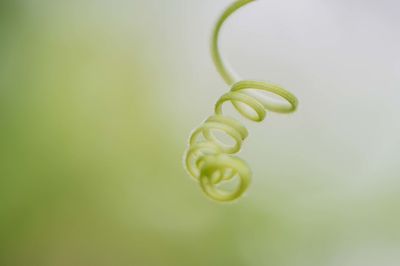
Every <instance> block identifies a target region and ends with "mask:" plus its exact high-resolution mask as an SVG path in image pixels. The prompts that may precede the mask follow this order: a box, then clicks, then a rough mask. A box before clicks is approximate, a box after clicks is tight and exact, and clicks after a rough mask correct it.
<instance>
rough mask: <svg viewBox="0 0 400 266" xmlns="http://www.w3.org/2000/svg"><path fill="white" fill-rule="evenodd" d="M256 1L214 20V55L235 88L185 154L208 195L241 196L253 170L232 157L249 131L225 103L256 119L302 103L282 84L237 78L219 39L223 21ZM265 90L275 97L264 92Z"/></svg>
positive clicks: (244, 2) (194, 135) (224, 198)
mask: <svg viewBox="0 0 400 266" xmlns="http://www.w3.org/2000/svg"><path fill="white" fill-rule="evenodd" d="M254 1H255V0H238V1H236V2H234V3H233V4H232V5H231V6H229V7H228V8H227V9H226V10H225V11H224V12H223V13H222V15H221V16H220V18H219V19H218V21H217V23H216V25H215V28H214V31H213V35H212V39H211V55H212V58H213V61H214V64H215V66H216V68H217V70H218V72H219V73H220V75H221V77H222V78H223V79H224V80H225V82H226V83H227V84H228V85H229V86H231V89H230V91H229V92H227V93H225V94H224V95H222V96H221V97H220V99H219V100H218V101H217V103H216V104H215V109H214V115H212V116H210V117H209V118H207V119H206V120H205V121H204V122H203V123H202V124H201V125H200V126H199V127H198V128H197V129H195V130H194V131H193V132H192V134H191V135H190V138H189V146H188V149H187V151H186V153H185V158H184V160H185V168H186V170H187V172H188V173H189V175H190V176H192V177H193V178H194V179H195V180H196V181H197V182H198V183H199V184H200V187H201V189H202V190H203V192H204V193H205V194H206V195H207V196H208V197H209V198H211V199H213V200H216V201H222V202H223V201H233V200H235V199H238V198H239V197H240V196H242V195H243V193H244V192H245V191H246V190H247V188H248V186H249V184H250V178H251V175H252V174H251V171H250V168H249V167H248V165H247V163H246V162H245V161H243V160H242V159H240V158H238V157H236V156H234V154H236V153H237V152H239V151H240V149H241V147H242V143H243V141H244V140H245V139H246V137H247V135H248V132H247V129H246V128H245V127H244V126H243V125H242V124H241V123H240V122H239V121H237V120H236V119H234V118H231V117H228V116H225V115H224V114H223V106H224V104H225V103H226V102H230V103H231V104H232V105H233V107H234V108H235V109H236V110H237V111H238V112H239V113H240V114H241V116H243V117H245V118H247V119H249V120H251V121H254V122H261V121H263V120H264V118H265V116H266V113H267V111H271V112H276V113H291V112H294V111H295V110H296V108H297V105H298V101H297V99H296V97H295V96H294V95H293V94H291V93H290V92H288V91H286V90H285V89H283V88H282V87H280V86H278V85H274V84H270V83H266V82H261V81H253V80H242V79H240V78H238V77H237V75H235V74H234V73H233V71H231V70H230V69H228V67H227V65H226V64H225V62H224V60H223V58H222V56H221V53H220V51H219V46H218V41H219V33H220V30H221V28H222V26H223V24H224V22H225V21H226V19H227V18H228V17H230V16H231V15H232V14H233V13H234V12H235V11H237V10H238V9H240V8H241V7H243V6H245V5H247V4H249V3H251V2H254ZM266 94H272V95H274V96H275V97H274V98H271V97H266V96H267V95H266ZM217 133H219V134H217ZM222 136H223V137H222ZM228 139H229V141H228ZM230 183H231V184H230Z"/></svg>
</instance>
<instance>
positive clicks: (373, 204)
mask: <svg viewBox="0 0 400 266" xmlns="http://www.w3.org/2000/svg"><path fill="white" fill-rule="evenodd" d="M282 2H285V1H282ZM286 2H287V1H286ZM311 2H312V1H311ZM316 2H318V1H316ZM274 3H275V2H274ZM274 3H273V5H276V7H274V8H275V9H274V8H272V9H271V10H269V11H265V12H272V13H274V12H276V11H282V10H280V8H281V9H284V8H286V7H287V6H285V5H283V6H279V4H278V3H275V4H274ZM318 3H319V5H323V4H321V3H320V2H318ZM226 4H228V1H221V2H215V1H204V2H203V1H198V2H195V1H178V0H176V1H159V0H158V1H156V0H149V1H137V0H133V1H122V0H121V1H89V0H87V1H86V0H84V1H77V0H73V1H50V0H47V1H46V0H44V1H27V0H18V1H16V0H2V1H0V265H4V266H25V265H29V266H34V265H38V266H39V265H40V266H63V265H68V266H72V265H74V266H80V265H82V266H84V265H85V266H86V265H96V266H101V265H113V266H122V265H149V266H150V265H157V266H158V265H182V266H183V265H218V266H223V265H229V266H235V265H237V266H241V265H246V266H252V265H254V266H256V265H257V266H260V265H271V266H301V265H305V266H312V265H327V266H336V265H338V266H347V265H348V266H358V265H360V266H361V265H362V266H368V265H380V266H392V265H399V263H400V255H399V254H400V252H399V251H400V229H399V224H400V211H399V207H400V205H399V202H400V196H399V192H400V188H399V185H400V182H399V181H398V178H399V168H398V158H399V155H400V154H399V152H398V150H399V149H398V148H400V144H399V143H400V139H399V137H398V136H400V134H397V133H400V126H399V122H398V121H397V120H398V115H399V114H400V109H399V108H398V107H397V105H396V104H397V100H396V101H395V100H394V99H395V97H389V99H388V98H387V96H384V94H382V93H380V92H379V91H378V92H377V91H376V90H372V89H374V88H377V87H378V85H382V81H383V80H385V81H386V83H387V88H386V92H388V93H396V90H397V87H398V84H399V80H398V79H397V78H396V77H397V76H398V75H397V74H396V73H395V69H396V68H395V67H396V66H397V67H398V63H397V65H396V63H395V60H394V59H393V58H397V59H399V57H398V54H397V55H393V54H391V55H390V56H389V53H390V52H389V50H390V49H391V48H393V50H394V45H393V47H392V46H389V47H387V46H386V47H387V49H388V52H387V53H388V54H380V57H379V58H377V57H375V56H374V53H375V52H377V50H374V49H375V48H376V47H378V46H374V45H381V46H385V45H386V44H387V43H391V44H393V41H394V42H396V41H397V44H398V43H399V41H398V38H397V39H393V38H394V37H389V36H390V33H391V31H390V29H391V28H390V27H389V26H387V25H389V24H390V23H388V24H387V25H386V24H382V25H381V26H382V29H383V28H385V29H388V31H387V32H384V31H379V32H380V34H382V36H381V37H382V38H381V39H380V40H382V43H375V42H372V43H369V44H370V45H371V46H368V44H365V46H363V49H364V50H363V49H355V50H351V51H352V52H351V53H350V52H349V51H348V50H346V49H344V48H343V47H348V46H346V45H350V48H349V49H352V48H354V47H353V46H352V43H351V41H352V40H351V39H350V41H349V43H350V44H349V43H346V42H343V43H341V42H340V41H339V39H340V37H338V36H339V34H338V32H339V31H336V32H334V31H333V35H331V38H333V39H332V40H331V39H329V42H328V41H327V42H326V43H324V41H323V40H321V41H320V42H313V44H312V45H315V46H318V45H319V46H318V49H317V48H315V47H313V46H307V45H309V44H307V42H306V41H304V42H300V43H292V41H293V39H301V40H306V39H307V38H302V37H301V36H295V35H293V36H292V35H290V34H289V33H290V32H291V31H290V30H291V28H289V29H288V28H285V25H286V24H285V25H284V24H279V23H280V22H279V21H278V22H275V24H274V25H269V24H267V23H265V21H264V22H263V21H262V17H264V16H265V15H263V13H262V12H263V11H262V10H264V9H263V8H264V7H265V5H264V7H261V6H260V8H259V9H258V10H259V12H261V13H259V14H261V15H259V16H256V14H255V15H254V17H252V18H251V19H253V20H251V19H250V20H247V21H246V18H250V17H244V15H243V16H242V17H241V15H238V20H241V19H243V18H244V20H242V22H239V21H236V22H234V23H233V24H234V25H240V24H242V25H247V26H242V27H241V28H239V29H238V31H237V32H236V34H245V35H246V34H247V35H249V34H250V35H251V33H252V32H251V30H249V28H250V27H252V26H253V24H254V25H256V28H257V29H258V32H259V34H260V35H255V37H253V38H254V40H257V39H258V38H259V39H264V40H265V42H267V43H269V44H270V45H271V46H272V47H273V48H272V50H275V51H276V53H277V55H278V56H277V58H274V52H273V51H272V52H271V54H265V51H263V47H258V46H257V49H255V50H256V51H255V52H254V54H248V55H239V56H238V59H237V60H243V62H241V61H235V63H237V62H240V64H238V65H240V66H243V65H244V66H246V67H251V66H252V67H253V68H254V69H253V70H254V71H257V70H256V69H257V68H258V67H263V66H264V67H270V68H271V69H269V68H268V69H263V71H264V70H265V72H267V71H268V72H269V73H270V74H268V73H267V74H266V75H265V74H262V75H261V78H262V77H264V76H265V78H268V79H271V80H274V79H278V80H277V82H279V80H280V81H283V83H284V84H285V85H290V86H291V87H293V89H292V88H290V90H292V91H294V92H295V93H296V94H297V95H299V98H300V103H301V109H300V110H299V112H298V113H297V114H295V115H294V116H293V117H289V116H275V115H271V119H270V121H269V122H266V123H265V124H259V125H250V127H249V130H250V132H252V133H251V135H250V137H249V142H248V143H247V144H246V145H245V146H246V148H245V150H244V151H243V153H242V154H241V157H243V158H245V159H246V160H247V161H248V162H249V163H250V165H251V166H252V167H253V170H254V179H253V184H252V187H251V189H250V191H249V192H248V195H247V196H246V197H244V198H242V199H241V200H240V201H238V202H237V203H235V204H227V205H223V204H222V205H221V204H217V203H214V202H211V201H209V200H208V199H206V198H205V197H204V196H203V195H202V194H201V192H200V191H199V189H198V186H197V184H195V183H194V182H193V181H192V180H191V179H190V178H189V177H187V176H186V174H185V173H184V171H183V169H182V165H181V161H182V154H183V151H184V149H185V145H186V141H187V136H188V135H189V132H190V130H191V129H192V128H193V127H194V126H196V125H197V124H199V123H200V122H201V120H202V119H204V118H206V116H207V115H208V114H209V113H210V112H211V110H212V105H213V103H214V101H215V100H216V99H217V97H219V95H220V94H222V93H223V92H224V91H225V90H227V88H225V87H226V86H225V85H224V84H223V83H222V82H221V81H220V80H219V77H218V76H217V74H216V72H215V71H214V69H213V66H212V65H211V60H210V59H209V58H208V43H207V41H208V37H209V32H210V29H211V26H212V22H213V21H214V20H213V19H215V17H216V16H217V15H218V13H219V12H220V11H221V9H222V8H223V7H224V6H225V5H226ZM303 4H310V1H304V3H303ZM367 7H368V5H367ZM369 7H370V8H371V9H373V7H371V6H369ZM384 7H387V8H388V9H391V10H393V9H392V8H390V7H391V6H390V5H389V4H388V5H386V6H385V5H383V8H382V10H384ZM254 8H255V7H254ZM304 8H307V7H306V6H305V7H304ZM329 8H332V10H333V11H332V12H333V15H332V16H333V17H334V15H335V14H336V15H337V13H335V12H339V13H340V8H339V7H338V6H330V7H329V6H328V7H326V6H324V8H321V9H320V10H317V11H315V12H316V13H318V12H323V11H324V10H325V11H324V12H328V13H329V12H330V11H327V10H331V9H329ZM255 9H257V8H255ZM311 10H312V9H311ZM338 10H339V11H338ZM366 10H367V9H366ZM368 10H369V9H368ZM379 10H380V9H379ZM382 10H380V12H384V11H382ZM248 11H250V7H249V9H248ZM290 12H292V13H291V15H292V16H293V17H294V18H293V19H292V20H288V22H290V23H294V24H296V22H299V21H302V20H300V19H299V21H296V19H295V18H296V17H295V15H296V14H297V13H296V12H295V11H293V10H292V11H290ZM299 12H300V11H299ZM310 12H311V11H310ZM268 14H269V13H268ZM299 14H300V13H299ZM322 14H323V13H322ZM340 14H342V13H340ZM343 14H346V13H343ZM249 16H251V15H249ZM321 16H322V15H321ZM370 16H371V18H374V19H376V20H377V21H380V20H379V14H378V15H376V14H372V15H370ZM388 17H389V18H390V16H386V17H385V18H388ZM245 21H246V22H245ZM310 21H311V19H310ZM332 21H333V22H332ZM332 21H331V22H332V23H333V24H335V23H336V22H335V20H334V19H333V20H332ZM338 21H342V22H343V21H346V20H345V19H343V18H342V17H340V19H338ZM366 21H367V20H366ZM393 21H394V22H398V20H393ZM303 22H304V21H303ZM331 22H326V23H327V24H326V25H328V24H329V23H331ZM350 22H351V21H350ZM350 22H349V23H350ZM304 23H305V25H307V20H306V22H304ZM385 23H386V22H385ZM233 24H230V25H231V26H232V29H229V30H228V31H227V32H228V33H230V32H234V30H233V28H235V27H234V26H233ZM339 24H340V23H339ZM350 24H351V23H350ZM310 25H314V24H310ZM322 25H325V24H323V23H322ZM329 25H330V24H329ZM379 25H380V24H379V23H378V26H379ZM390 25H392V26H393V28H396V25H393V22H392V24H390ZM351 26H353V27H354V28H353V29H354V30H355V31H357V29H358V28H357V24H354V23H353V24H351ZM378 26H377V27H378ZM397 26H399V24H397ZM248 27H249V28H248ZM269 27H271V28H269ZM315 27H317V26H315ZM342 27H343V28H346V27H345V26H342ZM272 28H274V29H277V32H276V36H277V41H276V42H275V43H274V42H272V41H271V40H270V39H269V38H273V37H271V36H268V38H267V37H266V35H262V32H264V30H263V29H265V31H267V30H272ZM349 28H350V29H351V27H349ZM313 29H314V28H312V27H311V29H309V31H305V32H303V33H304V34H306V35H307V34H310V35H312V34H318V33H320V34H323V33H322V31H321V32H319V31H318V28H315V32H313V31H312V30H313ZM378 29H380V28H376V29H375V30H376V32H378ZM260 32H261V33H260ZM280 33H282V34H281V35H280ZM296 33H297V31H296ZM272 34H275V33H272ZM335 34H338V35H335ZM365 34H366V35H365V36H367V34H370V33H369V32H366V33H365ZM385 34H387V35H385ZM230 36H231V37H229V36H227V39H228V40H231V42H230V44H232V45H234V44H235V42H234V41H233V40H234V37H232V36H234V35H230ZM252 36H253V35H252ZM332 36H334V37H332ZM335 36H336V37H335ZM297 37H298V38H297ZM229 38H231V39H229ZM291 38H293V39H291ZM327 38H328V37H327ZM335 38H337V39H335ZM343 38H344V37H343ZM358 38H359V39H357V36H355V37H354V40H353V41H354V43H356V42H357V41H359V40H363V38H364V35H362V33H360V36H358ZM390 38H392V39H390ZM332 41H333V42H335V41H336V42H337V45H338V46H339V48H338V51H339V52H341V53H342V54H340V55H338V56H337V58H334V56H330V55H329V51H331V50H330V45H331V44H332ZM261 42H263V41H262V40H261ZM236 45H238V44H237V43H236ZM241 45H253V44H252V43H250V44H249V43H247V42H243V43H242V44H241ZM290 45H293V47H297V48H296V49H298V50H296V49H295V48H293V49H291V48H290V47H291V46H290ZM340 45H343V46H340ZM224 46H229V45H228V44H226V43H224ZM299 47H300V48H299ZM340 47H341V48H340ZM379 47H380V46H379ZM280 48H281V49H282V50H279V49H280ZM235 49H236V50H235ZM302 49H303V50H302ZM340 49H342V50H340ZM258 51H259V52H260V53H263V54H261V55H257V52H258ZM354 51H357V52H354ZM239 52H240V45H239V46H235V47H234V48H228V51H227V54H228V55H229V56H230V57H232V56H233V55H234V54H240V53H239ZM339 52H337V53H338V54H339ZM347 52H349V54H352V55H353V56H354V57H351V56H350V58H348V60H349V63H348V64H346V65H345V66H343V65H342V64H339V62H343V61H341V60H342V58H341V57H340V56H343V58H344V57H346V56H347V55H348V54H347ZM363 52H365V55H370V57H368V56H364V54H363ZM285 53H287V57H284V56H283V55H284V54H285ZM307 53H309V54H307ZM312 53H316V54H317V55H318V56H317V57H315V58H314V57H312V56H309V57H306V56H305V55H311V54H312ZM326 54H328V55H326ZM322 55H326V56H325V57H321V56H322ZM240 56H246V57H248V58H250V59H243V57H240ZM396 56H397V57H396ZM267 57H268V58H270V60H269V61H268V60H264V59H265V58H267ZM251 58H253V59H257V60H253V61H252V60H251ZM310 58H311V59H310ZM360 58H362V59H361V62H362V63H360V65H358V63H359V62H360ZM392 59H393V60H392ZM246 60H249V61H246ZM291 60H293V61H291ZM318 60H321V61H318ZM335 60H337V61H335ZM352 60H353V61H352ZM363 60H364V61H363ZM368 60H370V61H368ZM385 60H386V61H385ZM255 61H257V63H254V64H253V62H255ZM354 62H358V63H354ZM397 62H398V61H397ZM365 65H368V66H371V65H373V66H375V68H374V69H372V70H371V69H370V68H366V67H364V66H365ZM379 66H382V67H384V66H385V67H387V69H383V68H379ZM274 67H275V69H273V68H274ZM239 69H241V70H242V69H243V70H245V69H246V68H244V67H242V68H241V67H239ZM380 69H381V71H380ZM382 69H383V70H382ZM340 70H342V71H343V72H335V71H340ZM350 70H351V71H353V74H349V73H350V72H351V71H350ZM397 70H398V68H397ZM245 71H247V73H251V69H246V70H245ZM274 71H275V72H274ZM313 71H320V72H318V73H319V74H318V75H317V74H315V75H313V73H315V72H313ZM357 71H359V72H357ZM368 71H371V72H374V71H375V72H374V75H369V74H370V72H368ZM391 71H392V72H391ZM324 73H325V74H324ZM329 73H331V74H329ZM332 73H336V74H335V75H336V76H334V75H333V74H332ZM337 73H339V74H337ZM357 73H358V74H357ZM366 73H367V74H366ZM257 74H258V73H257ZM260 74H261V73H260ZM346 75H348V76H346ZM396 75H397V76H396ZM352 77H354V80H362V78H364V80H365V82H366V83H367V82H368V84H371V86H364V85H365V84H364V83H356V82H352V81H351V80H353V79H352ZM361 77H362V78H361ZM285 78H286V79H285ZM368 78H369V79H368ZM342 81H343V82H342ZM344 81H346V82H347V84H346V86H348V87H347V88H343V87H344V86H343V84H344ZM335 82H337V83H335ZM360 82H361V81H360ZM396 84H397V85H396ZM324 88H326V89H325V90H324ZM357 89H360V90H361V89H362V90H364V89H365V90H367V91H361V92H360V91H358V90H357ZM369 89H371V91H369ZM379 89H382V90H383V89H385V88H382V87H379ZM395 89H396V90H395ZM328 91H333V92H329V93H328ZM348 91H349V92H348ZM397 93H398V92H397ZM360 95H363V96H360ZM398 95H399V94H397V96H398ZM397 99H398V98H397ZM374 100H375V102H374ZM354 101H355V102H354ZM321 102H323V103H321ZM376 102H378V103H379V106H380V108H375V107H376V106H374V104H376ZM377 109H379V110H377Z"/></svg>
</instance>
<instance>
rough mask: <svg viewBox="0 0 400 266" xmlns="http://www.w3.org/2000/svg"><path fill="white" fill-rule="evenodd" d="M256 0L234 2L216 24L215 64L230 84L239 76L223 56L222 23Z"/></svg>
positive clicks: (213, 36)
mask: <svg viewBox="0 0 400 266" xmlns="http://www.w3.org/2000/svg"><path fill="white" fill-rule="evenodd" d="M254 1H255V0H238V1H236V2H234V3H233V4H232V5H231V6H229V7H228V8H227V9H226V10H225V11H224V13H222V15H221V17H220V18H219V19H218V21H217V23H216V24H215V28H214V31H213V35H212V39H211V56H212V58H213V60H214V64H215V66H216V67H217V70H218V72H219V74H220V75H221V76H222V78H223V79H224V80H225V82H226V83H227V84H228V85H232V84H233V83H235V82H236V81H237V78H235V74H233V71H231V70H229V68H228V67H227V65H226V63H225V62H224V60H223V58H222V56H221V53H220V51H219V46H218V40H219V33H220V31H221V28H222V25H223V24H224V22H225V20H226V19H227V18H228V17H230V16H231V15H232V14H233V13H234V12H235V11H236V10H238V9H239V8H241V7H242V6H244V5H247V4H249V3H251V2H254Z"/></svg>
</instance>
